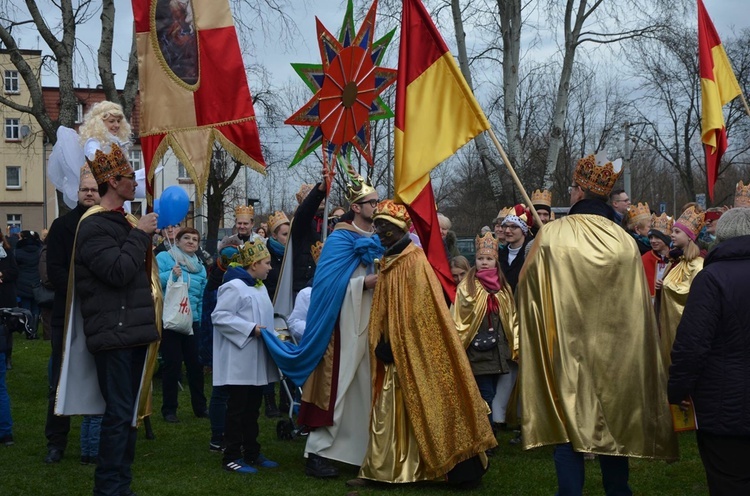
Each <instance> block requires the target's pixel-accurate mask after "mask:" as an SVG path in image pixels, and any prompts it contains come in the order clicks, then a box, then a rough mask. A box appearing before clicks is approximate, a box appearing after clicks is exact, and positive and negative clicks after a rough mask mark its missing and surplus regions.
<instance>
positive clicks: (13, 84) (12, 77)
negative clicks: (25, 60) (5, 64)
mask: <svg viewBox="0 0 750 496" xmlns="http://www.w3.org/2000/svg"><path fill="white" fill-rule="evenodd" d="M5 92H6V93H20V92H21V89H20V86H19V84H18V71H5Z"/></svg>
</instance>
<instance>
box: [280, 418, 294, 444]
mask: <svg viewBox="0 0 750 496" xmlns="http://www.w3.org/2000/svg"><path fill="white" fill-rule="evenodd" d="M276 437H278V438H279V439H280V440H281V441H291V440H292V439H294V422H292V420H291V419H286V420H279V421H278V422H277V423H276Z"/></svg>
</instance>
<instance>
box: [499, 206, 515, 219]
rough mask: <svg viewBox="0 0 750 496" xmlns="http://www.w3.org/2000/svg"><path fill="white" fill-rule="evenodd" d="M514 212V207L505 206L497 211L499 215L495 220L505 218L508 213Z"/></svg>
mask: <svg viewBox="0 0 750 496" xmlns="http://www.w3.org/2000/svg"><path fill="white" fill-rule="evenodd" d="M514 212H515V210H513V207H505V208H504V209H502V210H500V211H499V212H498V213H497V217H495V222H498V221H501V220H503V219H504V218H506V217H507V216H508V215H510V214H512V213H514Z"/></svg>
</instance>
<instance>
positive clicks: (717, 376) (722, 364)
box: [668, 236, 750, 436]
mask: <svg viewBox="0 0 750 496" xmlns="http://www.w3.org/2000/svg"><path fill="white" fill-rule="evenodd" d="M749 294H750V236H740V237H737V238H732V239H729V240H727V241H724V242H722V243H720V244H719V245H717V246H716V248H714V249H713V250H712V251H711V253H709V255H708V257H707V258H706V260H705V262H704V264H703V270H701V271H700V272H699V273H698V275H697V276H696V277H695V279H694V280H693V284H692V285H691V286H690V294H689V296H688V300H687V304H686V306H685V311H684V312H683V314H682V320H680V325H679V326H678V327H677V336H676V338H675V341H674V345H673V346H672V365H671V366H670V368H669V389H668V392H669V402H670V403H673V404H678V403H679V402H680V401H682V400H683V399H685V398H686V397H687V396H688V395H690V396H691V397H692V399H693V402H694V404H695V412H696V416H697V417H698V428H699V429H701V430H705V431H706V432H709V433H712V434H718V435H732V436H750V422H748V419H750V305H748V295H749Z"/></svg>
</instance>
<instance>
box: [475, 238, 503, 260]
mask: <svg viewBox="0 0 750 496" xmlns="http://www.w3.org/2000/svg"><path fill="white" fill-rule="evenodd" d="M474 246H475V247H476V249H477V253H476V255H477V256H479V255H489V256H491V257H495V258H497V247H498V241H497V240H496V239H495V237H494V236H493V235H492V233H491V232H488V233H485V234H484V236H477V237H476V239H475V240H474Z"/></svg>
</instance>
